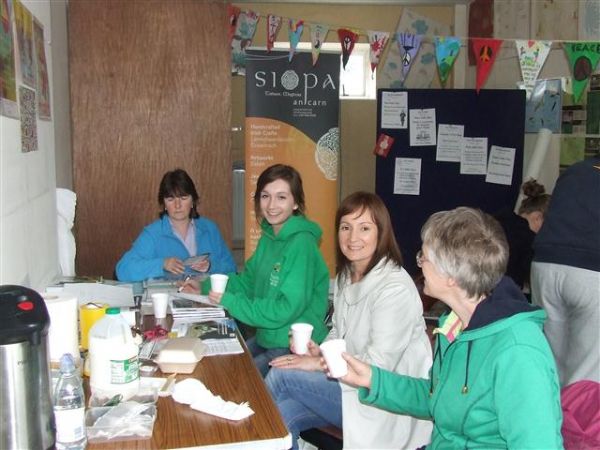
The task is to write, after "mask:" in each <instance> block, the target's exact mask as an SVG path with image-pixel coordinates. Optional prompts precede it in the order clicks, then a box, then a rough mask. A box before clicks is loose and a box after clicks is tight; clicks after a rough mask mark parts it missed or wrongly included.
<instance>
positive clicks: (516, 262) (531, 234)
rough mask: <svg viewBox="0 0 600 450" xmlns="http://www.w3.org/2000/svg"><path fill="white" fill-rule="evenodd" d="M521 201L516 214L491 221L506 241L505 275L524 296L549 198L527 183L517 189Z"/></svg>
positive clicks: (504, 212) (541, 188)
mask: <svg viewBox="0 0 600 450" xmlns="http://www.w3.org/2000/svg"><path fill="white" fill-rule="evenodd" d="M521 189H522V191H523V194H525V198H524V199H523V201H522V202H521V204H520V205H519V209H518V210H517V214H515V213H514V212H513V211H512V210H509V209H505V210H502V211H500V212H498V213H497V214H494V218H495V219H496V220H497V221H498V222H500V225H502V229H503V230H504V233H505V234H506V240H507V241H508V251H509V255H508V265H507V267H506V275H508V276H509V277H511V278H512V279H513V281H514V282H515V283H516V284H517V286H519V287H520V288H521V289H522V290H523V291H524V292H525V293H526V295H527V294H528V293H529V291H530V289H529V287H530V280H529V277H530V273H531V260H532V259H533V240H534V239H535V235H536V234H537V232H538V231H540V228H541V227H542V224H543V223H544V215H545V214H546V210H547V209H548V204H549V203H550V195H548V194H546V189H545V188H544V186H543V185H541V184H539V183H538V182H537V181H536V180H533V179H531V180H529V181H527V182H525V183H523V186H521Z"/></svg>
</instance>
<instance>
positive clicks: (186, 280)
mask: <svg viewBox="0 0 600 450" xmlns="http://www.w3.org/2000/svg"><path fill="white" fill-rule="evenodd" d="M190 278H192V276H191V275H188V276H187V277H185V279H184V280H183V284H182V285H181V286H179V289H177V292H181V291H183V287H184V286H185V283H187V282H188V281H189V280H190Z"/></svg>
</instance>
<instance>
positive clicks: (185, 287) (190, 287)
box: [179, 278, 200, 294]
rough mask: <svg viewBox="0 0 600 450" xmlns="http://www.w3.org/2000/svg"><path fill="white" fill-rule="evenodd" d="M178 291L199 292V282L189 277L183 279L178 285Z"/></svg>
mask: <svg viewBox="0 0 600 450" xmlns="http://www.w3.org/2000/svg"><path fill="white" fill-rule="evenodd" d="M179 290H180V292H187V293H188V294H199V293H200V282H199V281H198V280H194V279H193V278H190V279H188V280H185V281H184V282H183V283H182V284H181V285H179Z"/></svg>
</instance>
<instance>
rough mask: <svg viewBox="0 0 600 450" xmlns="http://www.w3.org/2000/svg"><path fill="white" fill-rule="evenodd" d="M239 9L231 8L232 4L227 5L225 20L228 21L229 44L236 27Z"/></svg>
mask: <svg viewBox="0 0 600 450" xmlns="http://www.w3.org/2000/svg"><path fill="white" fill-rule="evenodd" d="M240 11H241V10H240V8H238V7H237V6H233V5H232V4H228V5H227V18H228V19H229V42H231V39H232V38H233V35H234V34H235V28H236V27H237V19H238V16H239V15H240Z"/></svg>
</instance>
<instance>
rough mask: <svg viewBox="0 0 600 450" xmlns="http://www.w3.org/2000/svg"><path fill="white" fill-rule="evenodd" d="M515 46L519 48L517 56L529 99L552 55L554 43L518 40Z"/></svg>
mask: <svg viewBox="0 0 600 450" xmlns="http://www.w3.org/2000/svg"><path fill="white" fill-rule="evenodd" d="M515 45H516V47H517V55H519V64H520V65H521V75H522V77H523V84H524V86H525V90H526V91H527V98H531V93H532V92H533V87H534V85H535V80H537V77H538V75H539V73H540V70H541V69H542V67H543V66H544V63H545V62H546V58H547V57H548V54H549V53H550V47H552V41H525V40H516V41H515Z"/></svg>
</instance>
